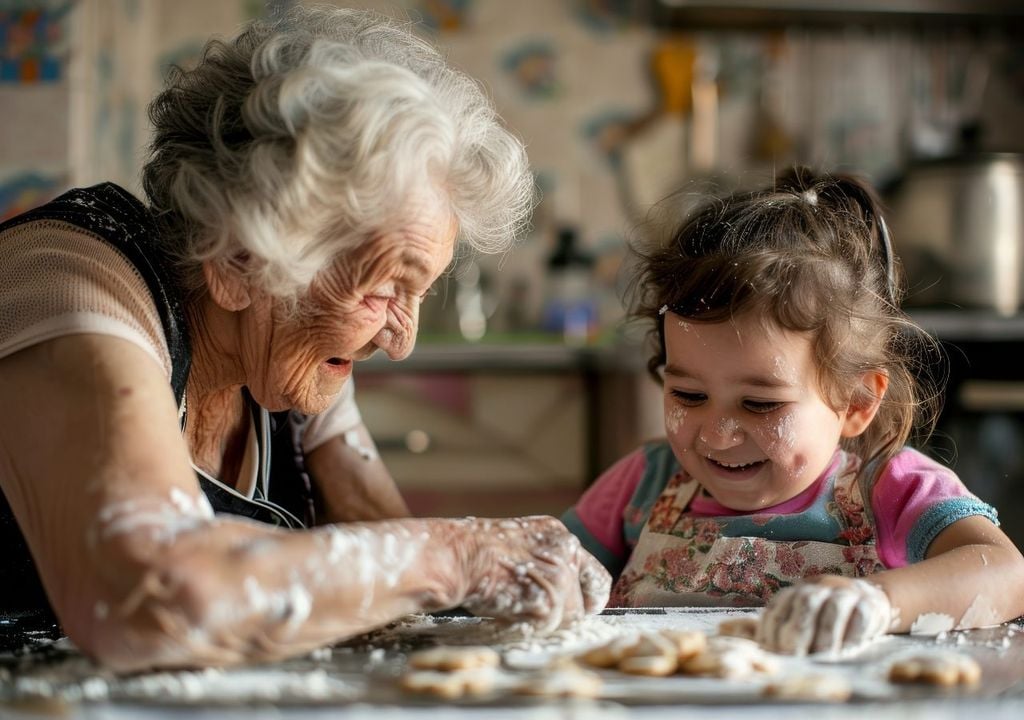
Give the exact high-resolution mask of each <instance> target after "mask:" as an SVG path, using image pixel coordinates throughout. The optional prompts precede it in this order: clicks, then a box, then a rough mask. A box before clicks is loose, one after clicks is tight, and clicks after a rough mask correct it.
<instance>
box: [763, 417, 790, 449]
mask: <svg viewBox="0 0 1024 720" xmlns="http://www.w3.org/2000/svg"><path fill="white" fill-rule="evenodd" d="M758 434H759V435H760V436H761V441H762V443H763V445H764V449H765V452H767V453H768V454H770V455H777V454H779V453H785V452H788V451H790V450H792V449H793V448H794V447H795V446H796V427H795V420H794V418H793V415H792V414H785V415H779V416H777V417H773V418H771V419H770V420H766V421H765V422H764V423H763V424H762V425H761V426H760V428H759V432H758Z"/></svg>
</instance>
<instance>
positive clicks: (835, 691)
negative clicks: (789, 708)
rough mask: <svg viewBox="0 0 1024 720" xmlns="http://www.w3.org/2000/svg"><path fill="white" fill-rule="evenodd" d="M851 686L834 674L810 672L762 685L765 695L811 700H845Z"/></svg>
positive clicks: (781, 698)
mask: <svg viewBox="0 0 1024 720" xmlns="http://www.w3.org/2000/svg"><path fill="white" fill-rule="evenodd" d="M852 694H853V688H851V687H850V683H849V682H847V681H846V680H845V679H843V678H841V677H838V676H836V675H824V674H811V675H794V676H790V677H786V678H780V679H779V680H776V681H775V682H772V683H769V684H768V685H765V687H764V695H765V697H773V698H779V699H780V700H807V701H811V702H846V701H847V700H849V699H850V695H852Z"/></svg>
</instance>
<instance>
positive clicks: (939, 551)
mask: <svg viewBox="0 0 1024 720" xmlns="http://www.w3.org/2000/svg"><path fill="white" fill-rule="evenodd" d="M870 580H871V582H873V583H875V584H876V585H878V586H879V587H881V588H882V589H883V590H884V591H885V593H886V595H888V596H889V600H890V602H891V603H892V606H893V608H894V609H895V610H896V611H897V614H896V617H895V619H894V622H893V625H892V627H891V632H909V631H910V629H911V628H912V627H913V625H914V623H915V622H917V621H918V619H919V618H921V616H923V615H926V614H929V613H934V614H940V615H943V616H945V618H946V619H948V620H947V621H948V623H949V625H950V627H949V628H948V629H954V628H957V629H961V628H962V629H966V628H976V627H984V626H986V625H996V624H998V623H1001V622H1006V621H1007V620H1012V619H1014V618H1016V617H1019V616H1021V615H1024V557H1022V556H1021V553H1020V550H1018V549H1017V548H1016V547H1015V546H1014V544H1013V542H1012V541H1011V540H1010V539H1009V538H1008V537H1006V535H1005V534H1004V533H1003V532H1002V530H1000V529H999V528H998V527H996V526H995V525H994V524H993V523H992V522H991V521H990V520H988V519H987V518H983V517H978V516H974V517H968V518H964V519H962V520H958V521H957V522H955V523H953V524H952V525H950V526H949V527H947V528H946V529H945V530H943V531H942V532H941V533H939V535H938V536H936V538H935V540H933V541H932V543H931V545H930V546H929V547H928V552H927V553H926V555H925V560H923V561H922V562H919V563H915V564H913V565H908V566H906V567H902V568H897V569H894V570H887V571H885V572H881V573H878V574H877V575H874V576H872V577H871V578H870ZM935 620H936V621H937V622H939V621H942V619H940V618H935Z"/></svg>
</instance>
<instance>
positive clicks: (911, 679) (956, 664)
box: [889, 652, 981, 686]
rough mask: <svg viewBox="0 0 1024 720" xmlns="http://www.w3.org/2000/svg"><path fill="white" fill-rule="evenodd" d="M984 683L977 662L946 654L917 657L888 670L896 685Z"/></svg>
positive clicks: (964, 657) (897, 663)
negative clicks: (981, 681)
mask: <svg viewBox="0 0 1024 720" xmlns="http://www.w3.org/2000/svg"><path fill="white" fill-rule="evenodd" d="M980 679H981V666H980V665H978V663H977V662H976V661H975V660H974V658H970V657H967V656H966V655H960V654H958V653H951V652H943V653H935V654H928V655H923V654H922V655H914V656H912V657H907V658H903V659H900V660H897V661H896V662H894V663H893V664H892V666H891V667H890V668H889V680H891V681H892V682H894V683H923V684H927V685H944V686H952V685H974V684H975V683H977V682H978V681H979V680H980Z"/></svg>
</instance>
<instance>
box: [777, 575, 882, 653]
mask: <svg viewBox="0 0 1024 720" xmlns="http://www.w3.org/2000/svg"><path fill="white" fill-rule="evenodd" d="M892 618H893V609H892V605H891V604H890V602H889V598H888V596H887V595H886V594H885V592H884V591H883V590H882V589H881V588H880V587H878V586H877V585H875V584H873V583H870V582H868V581H867V580H859V579H857V580H854V579H851V578H845V577H838V576H823V577H820V578H815V579H813V580H804V581H803V582H800V583H797V584H796V585H793V586H791V587H788V588H785V589H783V590H781V591H780V592H779V593H778V594H777V595H776V596H775V597H774V598H772V600H771V602H770V603H769V604H768V607H767V608H765V611H764V615H763V616H762V618H761V624H760V627H759V629H758V635H757V639H758V641H759V642H760V643H761V644H762V645H763V646H765V647H766V648H768V649H770V650H775V651H777V652H782V653H789V654H793V655H805V654H807V653H821V652H826V653H827V652H832V653H835V652H838V651H840V650H843V649H846V648H851V647H856V646H857V645H860V644H862V643H865V642H867V641H868V640H872V639H874V638H876V637H878V636H880V635H884V634H885V633H887V632H888V631H889V629H890V627H891V625H892Z"/></svg>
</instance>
